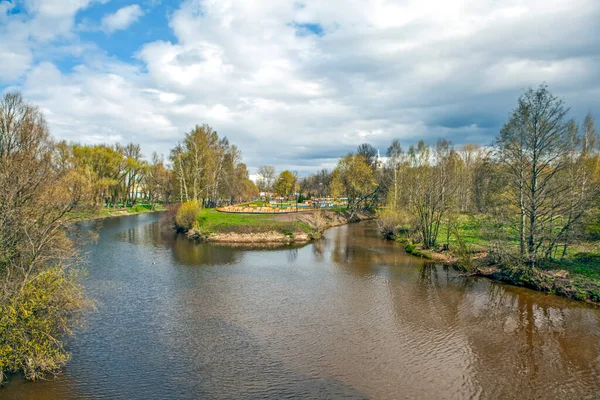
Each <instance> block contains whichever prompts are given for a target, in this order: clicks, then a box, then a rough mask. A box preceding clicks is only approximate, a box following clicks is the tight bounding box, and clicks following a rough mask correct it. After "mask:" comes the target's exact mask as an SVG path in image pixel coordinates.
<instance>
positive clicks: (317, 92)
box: [0, 0, 600, 173]
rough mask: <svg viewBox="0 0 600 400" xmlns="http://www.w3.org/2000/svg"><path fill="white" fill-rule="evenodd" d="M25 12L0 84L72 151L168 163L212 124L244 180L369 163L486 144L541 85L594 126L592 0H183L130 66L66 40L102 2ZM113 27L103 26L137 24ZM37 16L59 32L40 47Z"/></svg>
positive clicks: (13, 21)
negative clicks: (271, 170)
mask: <svg viewBox="0 0 600 400" xmlns="http://www.w3.org/2000/svg"><path fill="white" fill-rule="evenodd" d="M163 3H166V2H163ZM0 4H3V3H1V2H0ZM32 4H33V3H32ZM36 4H37V8H35V10H34V9H33V8H32V11H31V15H29V16H27V17H23V16H15V15H11V14H10V13H9V12H6V13H5V15H4V17H0V18H4V19H3V20H0V56H2V55H3V56H4V57H3V58H2V59H3V60H6V65H7V68H5V69H4V70H3V71H2V70H0V80H3V81H4V82H8V83H9V84H13V85H15V86H17V87H19V88H20V89H21V90H23V91H24V93H25V95H26V96H27V98H29V99H30V100H31V101H34V102H36V103H37V104H39V105H40V106H41V107H42V108H43V109H44V110H46V111H47V116H48V120H49V123H50V127H51V129H52V132H53V134H54V135H55V136H58V137H60V138H66V139H69V140H84V141H87V142H90V143H96V142H98V141H102V140H105V141H107V142H113V141H115V140H119V141H121V142H130V141H134V142H139V143H141V144H142V148H143V149H144V152H145V153H146V154H147V155H149V154H150V153H151V152H152V151H158V152H160V153H163V154H165V155H166V154H168V151H169V149H170V148H171V147H172V146H174V144H175V143H176V142H177V141H178V140H180V139H181V138H182V137H183V134H184V133H185V132H187V131H189V130H190V129H191V128H192V127H193V126H194V125H195V124H201V123H209V124H211V125H212V126H213V127H214V128H215V129H216V130H217V131H218V132H219V133H220V134H221V135H225V136H227V137H228V138H229V139H230V141H231V142H233V143H235V144H237V145H238V146H239V147H240V148H241V149H242V151H243V153H244V161H245V162H246V163H247V164H248V165H249V167H250V169H251V171H254V168H256V167H257V166H258V165H261V164H273V165H276V166H277V167H278V168H279V169H284V168H289V169H296V170H298V171H299V172H300V173H308V172H310V171H314V170H317V169H318V168H321V167H323V166H326V167H330V166H332V165H334V163H335V160H336V158H337V157H340V156H342V155H344V154H346V153H347V152H348V151H350V150H352V149H354V148H356V146H357V145H358V144H360V143H362V142H365V141H369V142H371V143H372V144H373V145H374V146H376V147H378V148H380V149H381V151H382V153H383V152H384V151H385V149H386V148H387V146H388V145H389V143H390V142H391V141H392V139H394V138H399V139H400V140H401V142H402V144H403V146H404V147H408V145H410V144H412V143H416V142H417V141H418V140H419V139H425V141H426V142H429V143H433V142H435V140H437V139H438V138H440V137H446V138H448V139H450V140H452V141H453V142H455V143H456V144H458V145H460V144H462V143H465V142H467V141H476V142H479V143H481V144H483V145H485V144H488V143H490V142H491V141H492V140H493V138H494V136H495V135H496V134H497V133H498V131H499V129H500V127H501V125H502V124H503V122H504V121H506V119H507V117H508V114H509V112H510V110H511V109H512V108H513V107H514V106H515V105H516V99H517V96H518V95H519V94H520V93H521V92H522V90H523V89H526V88H527V87H529V86H537V85H539V84H540V83H542V82H543V81H546V82H547V83H548V84H549V85H550V89H551V90H552V91H553V92H554V93H555V94H557V95H559V96H561V97H563V98H565V100H566V101H567V103H569V104H570V105H571V106H572V116H574V117H577V118H581V117H582V116H583V115H584V114H585V113H586V112H587V111H588V110H590V109H591V110H592V112H594V111H595V112H596V114H597V115H600V96H599V95H600V69H598V68H596V66H597V65H598V62H599V61H600V23H598V21H599V20H600V3H599V2H598V1H597V0H573V1H571V2H570V3H568V4H567V3H565V2H564V1H563V0H529V1H527V2H523V1H521V0H505V1H503V2H498V1H493V0H445V1H433V0H429V1H405V2H397V1H385V0H373V1H371V2H364V1H362V0H345V1H342V0H331V1H328V2H323V1H317V0H305V1H302V2H301V3H300V2H298V1H297V0H289V1H278V2H265V1H258V0H255V1H252V0H202V1H200V0H186V1H183V2H182V3H181V4H180V5H178V7H177V8H175V9H168V8H165V7H166V6H164V5H161V6H160V7H163V8H161V10H160V13H161V14H162V15H163V16H164V15H168V27H169V29H170V31H171V32H172V34H173V37H169V38H166V37H159V38H153V39H152V40H142V39H140V42H139V45H138V46H137V50H136V51H135V52H134V53H133V54H131V56H132V57H133V58H132V59H131V58H126V59H117V58H115V57H114V56H113V55H111V54H109V53H107V52H105V51H104V50H102V48H100V47H99V45H97V44H96V43H90V42H83V41H82V40H81V39H80V38H79V37H78V34H77V32H75V31H76V30H75V29H74V28H73V16H74V15H75V14H76V13H77V12H78V11H77V10H81V9H83V7H89V6H90V4H95V6H94V7H93V8H94V9H97V11H98V12H102V7H101V5H100V3H99V2H96V3H92V2H86V1H84V0H81V1H79V2H77V1H74V2H73V3H72V6H71V8H70V11H69V10H67V11H68V12H67V11H65V15H63V16H57V15H56V13H60V12H61V11H60V10H58V9H54V8H46V9H42V8H41V5H42V4H44V2H41V1H38V2H37V3H36ZM144 4H146V3H144ZM78 7H79V8H78ZM129 7H134V6H129ZM129 7H125V8H129ZM90 8H92V7H90ZM0 10H1V8H0ZM121 10H123V9H121ZM121 10H119V11H117V12H116V13H115V14H111V15H112V16H113V17H115V18H116V16H117V15H119V13H120V12H121ZM138 10H139V12H141V11H142V10H141V8H139V6H138ZM100 15H101V14H100ZM124 15H125V14H122V15H121V17H119V18H116V19H115V21H117V20H118V21H117V22H115V21H113V25H112V26H113V28H111V29H117V28H119V29H124V27H126V26H129V24H130V23H133V22H134V21H135V20H136V18H139V17H140V15H137V16H136V17H135V18H133V19H131V18H129V17H128V18H125V16H124ZM88 17H89V16H88ZM39 18H44V19H45V20H46V21H51V20H52V19H53V18H62V19H64V21H67V22H68V23H67V24H66V25H67V26H68V27H69V28H68V29H66V30H63V31H62V33H60V34H58V33H56V32H55V33H53V34H54V35H55V36H53V37H52V38H51V39H48V38H46V39H44V37H45V35H43V34H41V33H39V31H36V30H35V29H34V27H32V25H33V24H34V21H35V20H36V19H39ZM105 18H107V17H105ZM150 18H151V12H150V11H147V15H146V16H145V17H144V19H143V20H142V21H140V22H139V26H138V25H136V28H138V27H143V24H144V23H150V22H149V21H148V20H150ZM98 19H99V18H98ZM98 19H96V20H98ZM121 27H123V28H121ZM105 30H106V32H109V31H111V30H109V29H108V28H105ZM112 31H114V30H112ZM3 32H4V33H3ZM30 32H31V33H30ZM36 32H37V33H36ZM47 33H48V34H50V33H52V32H50V31H48V32H47ZM7 35H8V36H7ZM32 36H33V37H35V39H31V38H32ZM7 37H9V38H11V40H4V39H6V38H7ZM105 39H106V40H117V39H113V37H111V36H108V37H106V38H105ZM48 40H50V42H48ZM40 43H45V44H44V45H41V44H40ZM48 43H51V45H48ZM63 53H69V54H74V55H73V57H77V63H74V64H75V65H74V66H72V67H71V68H70V69H68V70H65V69H64V68H61V66H60V64H59V63H58V62H56V61H55V60H54V58H56V57H57V56H56V54H63ZM75 54H76V55H75ZM103 138H104V139H103Z"/></svg>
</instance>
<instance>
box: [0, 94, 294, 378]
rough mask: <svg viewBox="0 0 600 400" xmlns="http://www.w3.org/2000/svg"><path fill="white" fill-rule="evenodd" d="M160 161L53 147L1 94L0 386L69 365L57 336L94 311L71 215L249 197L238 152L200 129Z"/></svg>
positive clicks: (25, 106) (26, 109)
mask: <svg viewBox="0 0 600 400" xmlns="http://www.w3.org/2000/svg"><path fill="white" fill-rule="evenodd" d="M169 161H170V163H171V165H170V166H168V165H166V164H165V161H164V160H163V159H162V157H160V156H158V155H157V154H153V155H152V157H151V158H150V160H146V159H144V155H143V154H142V152H141V148H140V146H139V145H136V144H128V145H126V146H121V145H118V144H117V145H113V146H111V145H82V144H78V143H67V142H65V141H62V142H56V141H54V140H53V139H52V137H51V136H50V133H49V131H48V127H47V124H46V121H45V118H44V116H43V114H42V113H41V112H40V111H39V110H38V108H37V107H35V106H33V105H31V104H29V103H27V102H26V101H25V100H24V99H23V98H22V96H21V95H20V94H19V93H9V94H6V95H4V96H3V97H2V99H1V100H0V382H1V381H2V379H3V376H4V373H5V372H19V371H20V372H23V373H24V375H25V377H26V378H29V379H37V378H39V377H41V376H42V375H43V374H45V373H47V372H53V371H56V370H57V369H58V368H60V367H61V366H62V364H64V363H65V362H66V361H67V360H68V359H69V354H68V352H67V351H66V350H65V347H64V338H65V337H66V336H67V335H69V334H71V333H72V329H73V328H74V327H75V326H77V325H78V323H79V321H81V317H82V316H83V314H84V313H85V311H86V310H88V309H89V308H90V307H92V306H93V305H92V302H91V301H90V299H89V298H88V297H87V296H86V294H85V291H84V288H83V286H82V285H81V284H80V283H79V275H80V272H81V266H82V258H81V257H80V256H79V252H78V250H77V248H78V246H77V243H76V242H77V241H79V240H80V239H83V238H82V237H81V235H77V234H76V232H75V226H74V225H73V224H69V222H70V221H71V220H72V218H73V216H74V215H76V214H75V212H78V211H81V210H83V209H86V210H88V209H89V208H97V207H102V206H108V207H126V206H128V205H130V206H131V205H134V204H135V203H136V202H138V201H140V200H143V201H146V202H150V203H152V204H153V205H154V204H155V203H157V202H180V201H189V200H196V203H195V204H197V205H199V204H204V205H215V204H216V203H217V202H218V201H229V202H234V201H242V200H245V199H250V198H254V197H256V196H257V195H258V190H257V188H256V186H255V185H254V183H253V182H252V181H251V180H250V179H249V176H248V172H247V170H246V166H245V164H243V163H242V159H241V152H240V151H239V150H238V149H237V147H236V146H235V145H231V144H229V142H228V140H227V138H220V137H219V135H218V134H217V133H216V132H215V131H214V130H213V129H212V128H210V127H209V126H207V125H203V126H196V127H195V128H194V129H193V130H192V131H190V132H189V133H188V134H187V135H186V136H185V138H184V139H183V140H182V142H181V143H179V144H178V145H177V146H176V147H175V148H174V149H173V150H172V152H171V154H170V160H169ZM294 179H295V177H294ZM294 182H295V181H294ZM288 186H289V185H288ZM286 191H287V192H289V189H286Z"/></svg>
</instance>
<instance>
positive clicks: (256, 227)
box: [197, 209, 314, 236]
mask: <svg viewBox="0 0 600 400" xmlns="http://www.w3.org/2000/svg"><path fill="white" fill-rule="evenodd" d="M197 221H198V228H199V229H200V230H201V231H202V233H205V234H208V233H227V232H235V233H259V232H260V233H262V232H270V231H276V232H281V233H283V234H285V235H288V236H290V235H293V234H294V232H298V231H303V232H306V233H312V232H313V231H314V229H313V228H312V227H310V226H309V225H307V224H305V223H301V222H298V221H296V220H295V219H293V220H282V219H279V218H277V217H276V216H274V215H269V214H257V215H254V214H235V213H221V212H218V211H216V210H215V209H203V210H202V211H201V212H200V214H198V217H197Z"/></svg>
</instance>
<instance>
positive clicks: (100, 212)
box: [67, 204, 165, 221]
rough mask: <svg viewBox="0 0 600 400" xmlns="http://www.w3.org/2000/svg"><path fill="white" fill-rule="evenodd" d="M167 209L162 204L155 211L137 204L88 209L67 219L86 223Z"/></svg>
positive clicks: (72, 214)
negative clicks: (123, 206)
mask: <svg viewBox="0 0 600 400" xmlns="http://www.w3.org/2000/svg"><path fill="white" fill-rule="evenodd" d="M163 210H165V207H164V206H163V205H162V204H156V205H155V206H154V210H153V209H152V206H151V205H150V204H136V205H135V206H133V207H126V208H122V207H116V208H113V207H111V208H108V207H87V208H86V209H82V210H78V211H71V212H70V213H68V214H67V218H68V219H70V220H76V221H85V220H89V219H101V218H109V217H116V216H121V215H133V214H143V213H148V212H154V211H163Z"/></svg>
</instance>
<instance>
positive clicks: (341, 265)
mask: <svg viewBox="0 0 600 400" xmlns="http://www.w3.org/2000/svg"><path fill="white" fill-rule="evenodd" d="M157 221H158V215H156V214H144V215H137V216H130V217H121V218H115V219H109V220H105V221H103V222H102V223H103V228H102V229H101V231H100V236H99V239H98V241H97V243H96V244H93V245H89V246H87V248H86V250H87V251H88V252H89V267H88V271H89V274H88V277H87V278H86V281H85V285H86V286H87V288H88V291H89V294H90V295H91V296H92V297H94V298H95V299H96V300H97V302H98V307H97V308H98V309H97V311H96V312H95V313H93V314H91V315H90V316H89V317H88V326H87V328H86V330H84V331H82V332H79V333H78V335H77V337H76V338H75V339H73V340H72V341H71V342H70V345H69V349H70V351H71V352H72V355H73V358H72V360H71V361H70V362H69V364H68V366H67V367H66V368H65V370H64V371H63V373H62V374H61V375H60V376H59V377H58V378H56V379H54V380H49V381H43V382H42V381H39V382H35V383H30V382H25V381H23V380H22V379H19V378H14V377H13V378H12V379H11V381H10V382H9V383H8V384H7V385H5V387H3V388H2V389H0V398H2V399H4V398H6V399H85V398H94V399H96V398H98V399H101V398H106V399H180V398H186V399H187V398H210V399H212V398H222V399H246V398H272V399H282V398H350V399H352V398H356V399H362V398H381V399H402V398H406V399H446V398H447V399H462V398H490V399H497V398H505V399H510V398H520V399H529V398H531V399H534V398H536V399H537V398H544V399H550V398H560V399H597V398H600V396H599V395H598V393H600V381H599V378H600V310H599V309H598V308H596V307H593V306H589V305H585V304H582V303H578V302H574V301H570V300H567V299H562V298H558V297H554V296H551V295H544V294H541V293H537V292H534V291H531V290H527V289H520V288H515V287H511V286H507V285H503V284H499V283H495V282H491V281H489V280H486V279H475V278H463V277H461V276H459V275H458V274H457V273H455V272H454V271H452V270H449V269H447V268H444V267H442V266H440V265H434V264H425V263H424V262H423V261H422V260H421V259H418V258H414V257H412V256H408V255H406V254H405V253H404V251H403V250H402V247H401V246H400V245H398V244H395V243H391V242H387V241H384V240H382V239H380V238H379V236H378V235H377V232H376V230H375V225H374V223H373V222H372V221H366V222H361V223H358V224H351V225H346V226H341V227H337V228H332V229H330V230H328V231H327V232H326V234H325V237H324V239H323V240H321V241H318V242H314V243H311V244H309V245H306V246H304V247H300V248H293V247H288V248H279V249H275V250H274V249H258V250H257V249H247V248H239V247H225V246H219V245H214V244H196V243H193V242H191V241H189V240H187V239H185V238H184V237H182V236H177V235H176V234H174V233H173V232H170V231H164V230H161V229H160V227H159V224H158V223H157ZM94 224H95V223H88V225H89V226H93V225H94Z"/></svg>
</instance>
